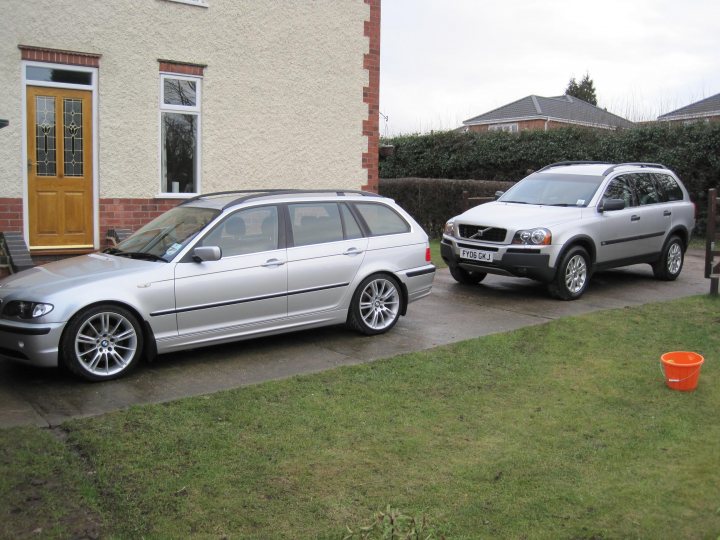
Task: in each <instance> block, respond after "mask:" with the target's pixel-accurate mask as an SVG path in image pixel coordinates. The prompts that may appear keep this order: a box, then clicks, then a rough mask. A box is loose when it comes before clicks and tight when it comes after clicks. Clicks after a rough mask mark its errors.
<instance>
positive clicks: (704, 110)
mask: <svg viewBox="0 0 720 540" xmlns="http://www.w3.org/2000/svg"><path fill="white" fill-rule="evenodd" d="M657 119H658V122H682V123H684V124H691V123H693V122H718V121H720V94H715V95H714V96H710V97H709V98H705V99H701V100H700V101H696V102H695V103H691V104H690V105H686V106H685V107H680V108H679V109H676V110H674V111H670V112H669V113H665V114H662V115H660V116H658V118H657Z"/></svg>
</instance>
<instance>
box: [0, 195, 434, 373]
mask: <svg viewBox="0 0 720 540" xmlns="http://www.w3.org/2000/svg"><path fill="white" fill-rule="evenodd" d="M434 275H435V266H433V264H432V263H431V262H430V248H429V244H428V237H427V235H426V234H425V232H424V231H423V230H422V228H421V227H420V226H419V225H418V224H417V223H416V222H415V221H414V220H413V219H412V218H411V217H410V216H409V215H408V214H407V213H406V212H405V211H404V210H402V209H401V208H400V207H399V206H397V205H396V204H395V203H394V202H393V201H392V200H390V199H387V198H385V197H380V196H378V195H374V194H371V193H367V192H356V191H320V192H316V191H299V190H283V191H272V190H271V191H264V192H241V191H239V192H223V193H215V194H208V195H202V196H198V197H195V198H192V199H189V200H187V201H185V202H183V203H182V204H180V205H179V206H177V207H175V208H173V209H172V210H169V211H168V212H166V213H164V214H163V215H161V216H160V217H158V218H157V219H155V220H153V221H152V222H150V223H149V224H147V225H145V226H144V227H142V228H141V229H140V230H138V231H137V232H135V233H134V234H133V235H132V236H130V237H129V238H127V239H126V240H125V241H123V242H121V243H120V244H118V245H117V247H112V248H108V249H105V250H104V251H103V252H100V253H92V254H89V255H84V256H81V257H75V258H72V259H66V260H63V261H59V262H54V263H50V264H47V265H44V266H40V267H36V268H32V269H30V270H25V271H23V272H20V273H18V274H15V275H12V276H10V277H8V278H6V279H4V280H2V281H0V357H2V358H6V359H10V360H14V361H19V362H24V363H29V364H34V365H38V366H57V365H58V363H59V362H63V363H64V364H65V365H66V366H67V367H68V368H69V369H70V370H71V371H72V372H74V373H75V374H77V375H79V376H81V377H84V378H86V379H89V380H106V379H112V378H115V377H119V376H121V375H123V374H125V373H127V372H128V370H130V369H131V368H132V367H134V366H135V365H136V364H137V363H138V361H139V359H140V358H141V357H142V356H146V357H149V358H152V357H153V356H154V355H155V354H158V353H171V352H173V351H179V350H183V349H190V348H195V347H201V346H205V345H211V344H216V343H226V342H230V341H235V340H239V339H246V338H252V337H256V336H265V335H270V334H278V333H283V332H291V331H295V330H301V329H307V328H315V327H319V326H326V325H334V324H347V325H348V326H349V327H351V328H353V329H355V330H357V331H359V332H361V333H364V334H368V335H372V334H380V333H383V332H387V331H388V330H390V329H391V328H392V327H393V326H394V325H395V323H396V322H397V321H398V318H399V317H400V316H401V315H405V313H406V311H407V306H408V304H409V303H411V302H414V301H415V300H418V299H420V298H422V297H424V296H426V295H428V294H429V293H430V289H431V287H432V282H433V278H434Z"/></svg>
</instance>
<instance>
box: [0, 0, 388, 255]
mask: <svg viewBox="0 0 720 540" xmlns="http://www.w3.org/2000/svg"><path fill="white" fill-rule="evenodd" d="M3 8H4V9H3V17H1V18H0V35H2V36H3V39H2V42H0V70H1V71H2V73H3V91H2V92H1V93H0V118H3V119H7V120H8V121H9V125H8V126H7V127H5V128H3V129H2V130H0V232H11V231H12V232H20V233H22V235H23V237H24V239H25V241H26V243H27V244H28V246H29V248H30V252H31V254H33V256H35V257H37V258H38V259H42V258H43V257H45V258H52V257H53V256H55V255H57V256H66V255H70V254H79V253H87V252H89V251H93V250H97V249H100V248H103V247H105V245H106V244H107V240H106V234H107V231H108V229H117V228H125V229H130V230H137V229H138V228H140V227H141V226H142V225H143V224H145V223H147V222H148V221H150V220H151V219H153V218H154V217H156V216H157V215H159V214H160V213H162V212H163V211H165V210H167V209H169V208H171V207H173V206H175V205H177V204H178V203H180V202H182V201H183V200H185V199H186V198H188V197H192V196H193V195H196V194H198V193H203V192H205V193H207V192H217V191H223V190H237V189H272V188H300V189H315V188H328V187H332V188H338V189H364V190H368V191H374V192H376V191H377V186H378V151H377V149H378V137H379V129H378V103H379V69H380V68H379V61H380V0H348V1H345V2H337V1H335V0H318V1H314V2H277V1H275V0H257V1H254V2H249V3H248V2H234V1H231V0H143V1H141V2H138V1H137V0H115V1H113V2H87V1H86V0H52V1H51V0H37V1H34V2H26V1H24V0H6V1H5V3H4V5H3Z"/></svg>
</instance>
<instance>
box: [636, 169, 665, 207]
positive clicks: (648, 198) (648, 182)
mask: <svg viewBox="0 0 720 540" xmlns="http://www.w3.org/2000/svg"><path fill="white" fill-rule="evenodd" d="M632 177H633V183H634V186H635V192H636V194H637V197H638V202H639V203H640V205H641V206H643V205H647V204H656V203H659V202H660V196H659V195H658V193H657V191H656V190H655V184H654V182H653V175H651V174H647V173H638V174H633V175H632Z"/></svg>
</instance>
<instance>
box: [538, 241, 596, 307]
mask: <svg viewBox="0 0 720 540" xmlns="http://www.w3.org/2000/svg"><path fill="white" fill-rule="evenodd" d="M589 281H590V256H589V255H588V253H587V251H585V249H584V248H582V247H580V246H575V247H572V248H570V249H569V250H568V251H567V252H566V253H565V254H564V255H563V257H562V259H561V261H560V264H559V265H558V267H557V272H556V274H555V278H554V279H553V281H552V282H551V283H550V284H549V286H548V288H549V290H550V294H552V295H553V296H554V297H555V298H559V299H560V300H577V299H578V298H580V297H581V296H582V295H583V293H584V292H585V290H586V289H587V286H588V283H589Z"/></svg>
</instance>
